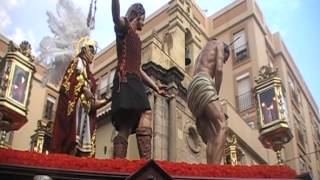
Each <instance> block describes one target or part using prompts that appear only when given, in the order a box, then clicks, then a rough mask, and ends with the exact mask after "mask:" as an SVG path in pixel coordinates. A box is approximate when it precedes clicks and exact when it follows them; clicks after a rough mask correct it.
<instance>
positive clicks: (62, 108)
mask: <svg viewBox="0 0 320 180" xmlns="http://www.w3.org/2000/svg"><path fill="white" fill-rule="evenodd" d="M77 63H78V58H76V59H74V60H72V61H71V63H70V65H69V66H68V68H67V71H66V73H65V75H64V77H63V80H62V85H61V88H60V96H59V100H58V105H57V111H56V117H55V121H54V126H53V132H52V138H51V142H50V152H54V153H68V154H71V153H73V152H74V149H75V146H76V110H75V109H76V103H77V101H78V99H79V96H80V95H81V93H76V91H75V89H76V86H77V85H78V83H79V82H78V80H77V73H76V68H77ZM86 71H87V75H88V79H89V81H90V88H91V92H93V93H94V92H95V91H96V81H95V79H94V77H93V75H92V73H91V71H90V68H89V65H87V66H86ZM68 84H69V85H68ZM82 88H83V87H81V88H80V89H82ZM80 91H82V90H80ZM70 103H74V105H73V106H72V107H73V108H71V109H70V110H69V112H68V106H70V105H69V104H70ZM89 117H90V130H91V135H92V133H93V132H94V130H95V123H96V111H92V112H90V114H89Z"/></svg>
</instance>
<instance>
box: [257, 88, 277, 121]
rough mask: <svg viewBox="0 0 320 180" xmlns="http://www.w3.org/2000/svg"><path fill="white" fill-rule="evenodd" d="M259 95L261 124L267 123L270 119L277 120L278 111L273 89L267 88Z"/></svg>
mask: <svg viewBox="0 0 320 180" xmlns="http://www.w3.org/2000/svg"><path fill="white" fill-rule="evenodd" d="M259 96H260V107H261V114H262V117H263V124H269V123H270V122H272V121H276V120H278V119H279V113H278V106H277V98H276V96H275V91H274V89H273V88H272V89H268V90H266V91H264V92H262V93H261V94H260V95H259Z"/></svg>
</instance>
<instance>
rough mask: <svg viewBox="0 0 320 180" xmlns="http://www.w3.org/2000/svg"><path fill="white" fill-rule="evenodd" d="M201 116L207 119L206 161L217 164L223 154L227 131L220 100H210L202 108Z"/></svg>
mask: <svg viewBox="0 0 320 180" xmlns="http://www.w3.org/2000/svg"><path fill="white" fill-rule="evenodd" d="M202 118H203V120H205V121H207V127H206V128H207V132H206V134H207V135H206V136H207V163H208V164H209V163H217V164H218V163H220V162H221V159H222V156H223V152H224V148H225V143H226V138H227V133H228V126H227V121H226V119H225V115H224V112H223V109H222V106H221V104H220V102H219V101H212V102H210V103H209V104H208V105H207V106H206V108H205V109H204V112H203V116H202ZM210 131H211V132H210Z"/></svg>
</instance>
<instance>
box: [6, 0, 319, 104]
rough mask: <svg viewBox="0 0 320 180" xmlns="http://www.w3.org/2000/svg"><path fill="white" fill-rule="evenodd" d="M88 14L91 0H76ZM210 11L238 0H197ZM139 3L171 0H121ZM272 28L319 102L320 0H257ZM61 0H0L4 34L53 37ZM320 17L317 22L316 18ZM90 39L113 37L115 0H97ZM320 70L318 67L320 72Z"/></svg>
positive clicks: (124, 4) (152, 6) (103, 41)
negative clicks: (52, 18)
mask: <svg viewBox="0 0 320 180" xmlns="http://www.w3.org/2000/svg"><path fill="white" fill-rule="evenodd" d="M73 1H74V2H75V3H76V4H77V5H78V6H79V7H80V8H81V9H82V10H83V12H84V13H85V14H87V13H88V9H89V5H90V0H81V1H80V0H77V1H76V0H73ZM195 1H196V2H197V3H198V5H199V6H200V8H201V9H202V10H203V12H204V13H205V14H206V15H208V16H210V15H212V14H214V13H215V12H217V11H218V10H220V9H221V8H223V7H225V6H227V5H228V4H230V3H231V2H233V1H234V0H195ZM133 2H141V3H142V4H143V5H144V7H145V9H146V15H147V16H149V15H150V14H152V13H153V12H155V11H156V10H157V9H159V8H160V7H161V6H163V5H165V4H166V3H167V2H169V0H136V1H132V0H120V4H121V14H122V15H124V14H125V12H126V10H127V8H128V7H129V5H131V4H132V3H133ZM256 2H257V3H258V5H259V7H260V9H261V11H262V13H263V15H264V19H265V21H266V23H267V25H268V27H269V29H270V31H271V32H280V34H281V36H282V39H283V41H284V43H285V44H286V46H287V48H288V50H289V52H290V54H291V56H292V57H293V59H294V61H295V63H296V65H297V67H298V69H299V71H300V73H301V74H302V76H303V78H304V80H305V82H306V84H307V86H308V88H309V90H310V92H311V94H312V95H313V98H314V99H315V101H316V103H317V105H318V107H320V94H319V93H320V82H319V81H320V80H319V79H318V78H319V77H320V76H319V74H318V72H319V71H320V58H318V57H319V55H318V54H317V53H318V52H320V46H319V40H320V38H319V35H320V23H319V18H320V11H319V10H318V8H319V7H320V1H319V0H256ZM56 3H57V0H41V1H39V0H0V33H1V34H3V35H4V36H6V37H7V38H9V39H11V40H13V41H14V42H16V43H17V44H19V43H20V42H21V41H22V40H27V41H29V42H30V43H31V44H32V47H33V49H34V53H36V54H37V53H38V52H37V47H38V44H39V42H40V41H41V39H42V38H43V37H44V36H48V35H49V36H52V34H51V32H50V30H49V28H48V24H47V19H48V18H47V15H46V11H51V12H55V5H56ZM317 22H318V23H317ZM91 35H92V38H93V39H95V40H97V41H98V44H99V47H100V48H101V49H102V48H104V47H105V46H107V45H108V44H110V43H111V42H112V41H114V39H115V36H114V32H113V22H112V17H111V0H97V14H96V27H95V30H94V31H93V32H92V34H91ZM318 70H319V71H318Z"/></svg>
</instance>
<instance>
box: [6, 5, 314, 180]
mask: <svg viewBox="0 0 320 180" xmlns="http://www.w3.org/2000/svg"><path fill="white" fill-rule="evenodd" d="M140 37H141V40H142V42H143V44H142V61H143V63H144V65H143V69H144V70H145V71H146V72H147V73H148V74H149V75H150V76H151V77H152V78H154V79H155V80H157V81H160V82H162V83H163V84H166V85H168V87H169V90H168V92H169V94H170V97H162V96H159V95H157V94H156V93H155V92H153V91H152V90H150V89H147V93H148V97H149V101H150V104H151V107H152V111H153V146H152V158H153V159H159V160H169V161H186V162H202V163H204V162H205V161H206V158H205V145H204V144H203V143H202V141H201V138H200V137H199V135H198V132H197V130H196V127H195V121H194V118H193V117H192V114H191V112H190V111H189V109H188V107H187V103H186V88H187V87H188V84H189V82H190V81H191V77H192V74H193V67H194V64H195V61H196V58H197V56H198V54H199V52H200V50H201V48H202V47H203V46H204V45H205V44H206V42H207V41H208V39H210V38H212V37H216V38H218V39H221V40H223V41H224V42H226V43H227V44H229V43H231V42H233V41H234V40H235V39H237V41H236V42H235V43H234V44H233V46H232V53H231V56H230V59H229V60H228V62H227V63H226V64H225V65H224V69H223V71H224V75H223V82H222V87H221V94H220V97H221V98H220V99H221V103H222V105H223V107H224V110H225V112H226V114H228V116H229V119H228V125H229V127H230V135H229V138H228V144H227V145H226V156H225V158H224V163H230V154H228V152H229V151H228V148H229V147H230V144H233V145H235V149H236V153H237V155H236V156H237V162H236V164H264V163H268V164H276V163H277V157H276V153H275V152H274V151H272V150H270V149H266V148H264V146H263V145H262V144H261V142H260V141H259V129H258V124H257V119H258V117H257V108H258V107H257V103H256V102H255V98H254V91H253V89H254V87H255V86H256V84H255V81H254V80H255V78H256V77H257V76H258V72H259V69H260V68H261V67H262V66H269V67H273V68H277V69H278V73H279V76H280V78H281V80H282V88H283V90H284V96H285V104H286V110H287V120H288V123H289V127H290V129H291V131H292V134H293V139H292V140H291V141H290V142H289V143H288V144H286V145H285V147H284V149H283V150H282V152H281V153H282V156H283V158H284V163H285V164H287V165H289V166H290V167H292V168H294V169H296V170H297V173H303V172H310V173H311V174H312V176H313V177H314V178H315V179H319V178H320V165H319V163H317V161H319V160H320V152H319V149H320V131H319V127H320V118H319V111H318V107H317V105H316V103H315V102H314V99H313V98H312V95H311V93H310V92H309V90H308V88H307V86H306V84H305V82H304V80H303V77H302V76H301V75H300V73H299V70H298V68H297V67H296V65H295V63H294V60H293V58H292V57H291V55H290V53H289V52H288V50H287V48H286V46H285V44H284V43H283V41H282V40H281V37H280V34H279V33H271V32H270V31H269V29H268V27H267V25H266V24H265V22H264V18H263V15H262V13H261V11H260V9H259V7H258V5H257V4H256V2H255V1H254V0H238V1H235V2H233V3H232V4H230V5H228V6H227V7H225V8H223V9H221V10H220V11H218V12H217V13H215V14H213V15H211V16H206V15H205V14H204V13H203V12H202V10H201V9H200V8H199V7H198V5H197V4H196V3H195V2H194V1H192V0H171V1H170V2H169V3H168V4H166V5H164V6H163V7H161V8H160V9H159V10H157V11H156V12H154V13H153V14H152V15H150V16H149V17H148V18H147V19H146V21H145V26H144V28H143V31H142V32H141V33H140ZM6 44H8V40H7V39H6V38H5V37H1V42H0V52H1V53H0V57H3V56H4V53H5V49H6ZM116 65H117V59H116V45H115V43H114V42H113V43H111V44H110V45H109V46H107V47H105V48H104V49H103V50H102V51H101V52H99V54H98V55H97V56H96V58H95V60H94V63H93V72H94V74H95V77H96V78H97V80H98V84H99V88H98V91H97V93H96V94H97V96H98V97H103V96H104V95H105V94H108V93H111V88H112V80H113V77H114V75H115V68H116ZM42 73H43V67H41V66H40V65H38V66H37V71H36V74H35V75H34V78H33V79H34V81H33V85H32V91H31V98H30V99H31V100H30V105H29V113H28V119H29V122H28V123H27V124H26V125H25V126H24V127H22V128H21V129H20V130H19V131H16V132H11V133H8V135H7V136H8V138H7V139H8V146H10V147H12V148H14V149H20V150H28V149H32V148H33V147H34V146H33V145H32V143H31V136H32V135H35V134H36V133H35V130H36V129H37V128H38V126H39V123H38V120H43V119H45V120H53V116H54V114H55V113H54V110H55V109H56V107H55V106H56V104H57V102H56V101H57V99H58V97H57V96H58V93H57V92H58V88H57V87H55V86H52V85H48V86H47V87H45V88H43V87H42V86H41V77H42ZM97 116H98V127H97V134H96V138H97V139H96V158H101V159H105V158H112V152H113V147H112V140H113V138H114V137H115V136H116V133H117V132H116V131H115V129H114V128H113V126H112V123H111V120H110V104H109V105H107V106H105V107H103V108H101V109H100V110H99V111H98V113H97ZM33 137H34V136H33ZM44 149H45V148H44ZM138 157H139V155H138V150H137V144H136V140H135V136H134V135H132V136H130V138H129V150H128V155H127V158H128V159H138Z"/></svg>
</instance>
